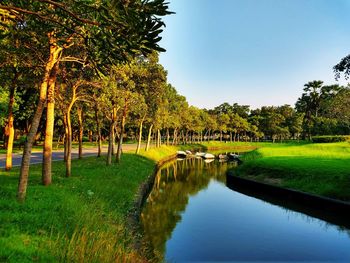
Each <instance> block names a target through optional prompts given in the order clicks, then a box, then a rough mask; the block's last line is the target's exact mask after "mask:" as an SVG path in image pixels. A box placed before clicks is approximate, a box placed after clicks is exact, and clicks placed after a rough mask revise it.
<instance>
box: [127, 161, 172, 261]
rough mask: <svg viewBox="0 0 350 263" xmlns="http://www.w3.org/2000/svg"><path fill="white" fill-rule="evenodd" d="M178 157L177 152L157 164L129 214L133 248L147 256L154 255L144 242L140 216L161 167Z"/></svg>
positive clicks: (140, 187) (144, 183) (139, 191)
mask: <svg viewBox="0 0 350 263" xmlns="http://www.w3.org/2000/svg"><path fill="white" fill-rule="evenodd" d="M176 158H177V155H176V154H172V155H170V156H167V157H165V158H163V159H162V160H160V161H158V162H157V163H156V164H155V166H154V170H153V172H152V173H151V174H150V175H149V176H148V178H147V179H146V180H145V181H144V182H143V183H142V184H141V185H140V186H139V189H138V191H137V194H136V197H135V201H134V204H133V206H132V209H131V210H130V211H129V213H128V215H127V222H128V225H127V228H128V229H129V230H130V232H131V234H132V244H131V245H132V248H133V249H135V250H136V251H138V252H139V253H140V254H141V255H143V256H145V257H147V258H148V257H151V258H152V257H153V256H154V255H153V252H152V251H149V250H148V247H147V244H146V246H145V245H144V244H143V240H142V237H143V229H142V226H141V222H140V216H141V212H142V208H143V206H144V204H145V202H146V200H147V198H148V196H149V194H150V193H151V191H152V188H153V185H154V180H155V177H156V174H157V171H158V170H159V168H160V167H161V166H162V165H164V164H165V163H167V162H169V161H171V160H174V159H176Z"/></svg>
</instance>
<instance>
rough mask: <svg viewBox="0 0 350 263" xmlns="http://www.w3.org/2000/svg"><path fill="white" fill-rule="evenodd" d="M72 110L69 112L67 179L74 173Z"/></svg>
mask: <svg viewBox="0 0 350 263" xmlns="http://www.w3.org/2000/svg"><path fill="white" fill-rule="evenodd" d="M70 111H71V110H70V109H68V110H67V113H66V115H67V117H66V119H67V129H68V132H67V138H66V140H67V161H66V177H70V176H71V171H72V123H71V119H70Z"/></svg>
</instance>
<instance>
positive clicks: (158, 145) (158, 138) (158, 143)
mask: <svg viewBox="0 0 350 263" xmlns="http://www.w3.org/2000/svg"><path fill="white" fill-rule="evenodd" d="M160 137H161V135H160V131H159V129H157V139H156V140H157V142H156V146H157V148H159V147H160Z"/></svg>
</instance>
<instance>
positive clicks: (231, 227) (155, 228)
mask: <svg viewBox="0 0 350 263" xmlns="http://www.w3.org/2000/svg"><path fill="white" fill-rule="evenodd" d="M236 165H237V164H236V163H225V162H219V161H214V162H211V163H206V162H205V161H204V160H203V159H194V158H193V159H185V160H181V161H180V160H179V161H174V162H170V163H167V164H166V165H165V166H164V167H162V169H160V170H159V171H158V173H157V175H156V178H155V184H154V189H153V190H152V193H151V194H150V196H149V198H148V201H147V203H146V205H145V207H144V209H143V213H142V216H141V220H142V223H143V227H144V232H145V241H146V242H147V243H148V244H149V245H150V246H151V247H152V250H153V252H154V254H155V255H156V258H157V259H158V260H159V261H163V260H164V259H165V260H167V261H170V262H183V261H186V262H188V261H237V260H244V261H246V260H251V261H257V260H259V261H276V260H279V261H281V260H299V261H305V260H314V261H315V260H316V261H325V260H326V261H327V260H328V261H334V260H336V261H348V262H349V260H350V249H349V248H350V238H349V229H348V228H346V227H339V226H337V225H334V224H329V223H326V222H325V221H323V220H320V219H315V218H313V217H310V216H308V215H305V214H304V213H300V212H295V211H294V210H290V209H288V208H284V207H282V206H281V205H280V204H276V205H275V204H273V203H271V202H269V201H270V200H266V199H265V200H264V199H262V200H261V199H257V198H255V197H251V196H249V195H246V194H245V193H240V192H237V191H232V190H231V189H229V188H227V187H226V171H227V169H228V168H230V167H234V166H236ZM259 198H260V197H259ZM297 211H298V210H297Z"/></svg>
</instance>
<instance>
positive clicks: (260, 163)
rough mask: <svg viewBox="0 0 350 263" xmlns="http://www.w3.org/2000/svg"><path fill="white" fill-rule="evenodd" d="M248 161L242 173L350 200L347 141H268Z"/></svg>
mask: <svg viewBox="0 0 350 263" xmlns="http://www.w3.org/2000/svg"><path fill="white" fill-rule="evenodd" d="M260 146H262V145H260ZM244 161H245V162H244V164H243V165H242V166H241V167H240V168H239V169H238V171H237V173H238V174H239V175H240V176H245V177H248V178H251V179H254V180H258V181H263V182H267V183H272V184H276V185H280V186H282V187H287V188H292V189H297V190H301V191H304V192H309V193H313V194H318V195H322V196H326V197H331V198H336V199H341V200H346V201H350V144H349V143H347V142H343V143H325V144H305V143H302V144H296V143H288V144H266V145H264V146H262V147H261V148H259V149H257V150H255V151H253V152H250V153H248V154H246V155H245V157H244Z"/></svg>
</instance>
